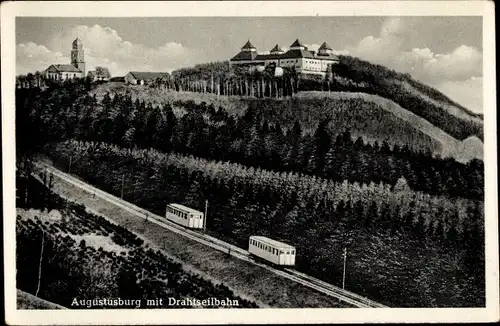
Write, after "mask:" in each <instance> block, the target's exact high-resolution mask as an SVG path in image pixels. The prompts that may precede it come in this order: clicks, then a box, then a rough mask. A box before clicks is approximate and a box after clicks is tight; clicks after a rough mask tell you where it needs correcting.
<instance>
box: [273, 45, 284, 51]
mask: <svg viewBox="0 0 500 326" xmlns="http://www.w3.org/2000/svg"><path fill="white" fill-rule="evenodd" d="M280 51H283V49H282V48H280V46H279V45H278V44H276V45H275V46H274V48H272V49H271V52H280Z"/></svg>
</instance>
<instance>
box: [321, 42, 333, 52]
mask: <svg viewBox="0 0 500 326" xmlns="http://www.w3.org/2000/svg"><path fill="white" fill-rule="evenodd" d="M318 50H331V51H333V49H332V47H331V46H329V45H328V44H327V43H326V42H323V44H321V46H320V47H319V49H318Z"/></svg>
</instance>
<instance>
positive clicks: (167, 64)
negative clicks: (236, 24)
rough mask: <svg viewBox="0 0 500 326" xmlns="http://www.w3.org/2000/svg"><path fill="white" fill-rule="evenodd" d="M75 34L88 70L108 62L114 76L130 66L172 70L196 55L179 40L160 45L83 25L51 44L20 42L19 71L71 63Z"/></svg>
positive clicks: (131, 67) (114, 31)
mask: <svg viewBox="0 0 500 326" xmlns="http://www.w3.org/2000/svg"><path fill="white" fill-rule="evenodd" d="M76 36H78V37H79V38H80V39H81V40H82V43H83V46H84V50H85V62H86V69H87V71H88V70H92V69H95V67H96V66H105V67H108V69H109V70H110V72H111V74H112V75H114V76H119V75H124V74H126V73H127V72H128V71H131V70H139V71H140V70H144V71H171V70H173V68H172V67H180V66H183V65H187V64H190V63H191V62H192V59H193V58H194V56H195V55H197V53H195V51H193V50H192V49H188V48H186V47H185V46H183V45H182V44H181V43H178V42H174V41H167V42H165V43H164V44H162V45H160V46H158V47H148V46H145V45H143V44H134V43H131V42H130V41H126V40H123V39H122V38H121V37H120V36H119V35H118V33H117V31H116V30H114V29H112V28H109V27H101V26H100V25H94V26H91V27H89V26H85V25H80V26H76V27H75V28H73V29H71V30H69V31H63V32H61V33H59V34H58V35H56V36H55V37H53V38H52V39H53V41H52V42H51V44H50V46H49V48H48V47H45V46H43V45H37V44H35V43H31V42H30V43H27V44H19V45H18V46H17V50H18V51H17V53H18V55H17V73H27V72H33V71H35V70H44V69H46V68H47V67H48V66H49V65H50V64H53V63H65V64H68V63H69V62H70V59H69V54H70V51H71V44H72V42H73V40H74V39H75V38H76ZM63 53H64V54H67V55H63Z"/></svg>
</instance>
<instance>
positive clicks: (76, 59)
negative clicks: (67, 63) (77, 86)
mask: <svg viewBox="0 0 500 326" xmlns="http://www.w3.org/2000/svg"><path fill="white" fill-rule="evenodd" d="M71 64H72V65H73V66H75V67H77V68H78V69H80V70H81V71H82V77H85V59H84V56H83V44H82V41H80V39H79V38H78V37H77V38H76V39H75V40H74V41H73V46H72V48H71Z"/></svg>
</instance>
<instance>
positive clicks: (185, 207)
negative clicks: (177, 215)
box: [168, 204, 202, 214]
mask: <svg viewBox="0 0 500 326" xmlns="http://www.w3.org/2000/svg"><path fill="white" fill-rule="evenodd" d="M168 206H170V207H173V208H175V209H178V210H180V211H183V212H186V213H195V214H202V212H200V211H197V210H196V209H192V208H191V207H187V206H184V205H181V204H168Z"/></svg>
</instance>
